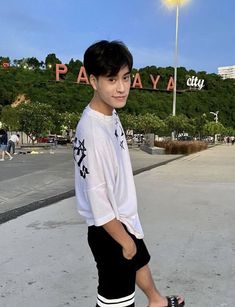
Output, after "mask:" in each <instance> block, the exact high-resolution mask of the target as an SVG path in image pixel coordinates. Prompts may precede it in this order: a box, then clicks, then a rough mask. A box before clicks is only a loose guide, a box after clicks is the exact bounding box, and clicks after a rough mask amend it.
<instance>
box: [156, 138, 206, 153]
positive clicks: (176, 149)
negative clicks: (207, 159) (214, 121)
mask: <svg viewBox="0 0 235 307" xmlns="http://www.w3.org/2000/svg"><path fill="white" fill-rule="evenodd" d="M154 145H155V146H156V147H161V148H165V150H166V154H171V155H175V154H182V155H189V154H192V153H195V152H198V151H201V150H205V149H207V147H208V145H207V143H206V142H203V141H188V142H187V141H161V142H159V141H155V143H154Z"/></svg>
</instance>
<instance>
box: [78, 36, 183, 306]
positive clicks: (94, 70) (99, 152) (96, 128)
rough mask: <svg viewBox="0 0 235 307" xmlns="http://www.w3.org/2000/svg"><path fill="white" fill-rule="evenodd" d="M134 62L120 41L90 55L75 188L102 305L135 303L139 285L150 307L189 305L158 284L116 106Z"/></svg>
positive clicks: (102, 43)
mask: <svg viewBox="0 0 235 307" xmlns="http://www.w3.org/2000/svg"><path fill="white" fill-rule="evenodd" d="M132 64H133V59H132V55H131V53H130V52H129V50H128V49H127V47H126V46H125V45H124V44H123V43H121V42H117V41H112V42H108V41H99V42H97V43H95V44H93V45H92V46H90V47H89V48H88V49H87V50H86V52H85V54H84V66H85V69H86V72H87V73H88V75H89V80H90V84H91V86H92V87H93V90H94V96H93V98H92V99H91V101H90V104H89V105H88V106H87V107H86V109H85V110H84V112H83V114H82V117H81V119H80V121H79V123H78V126H77V130H76V136H75V140H74V160H75V190H76V198H77V204H78V211H79V213H80V214H81V215H82V216H84V217H85V219H86V222H87V224H88V243H89V246H90V248H91V251H92V253H93V256H94V258H95V261H96V265H97V269H98V276H99V284H98V294H97V305H96V306H99V307H126V306H128V307H133V306H134V301H135V284H137V285H138V286H139V287H140V288H141V289H142V290H143V292H144V293H145V294H146V296H147V298H148V306H149V307H165V306H183V305H184V302H183V299H182V298H181V297H168V298H167V297H163V296H162V295H161V294H160V293H159V292H158V290H157V289H156V287H155V285H154V282H153V279H152V276H151V272H150V269H149V267H148V262H149V260H150V255H149V253H148V250H147V248H146V246H145V244H144V241H143V237H144V235H143V230H142V227H141V224H140V220H139V216H138V212H137V200H136V191H135V185H134V179H133V173H132V168H131V163H130V157H129V152H128V147H127V143H126V139H125V134H124V131H123V128H122V125H121V123H120V121H119V117H118V115H117V113H116V111H115V109H119V108H122V107H124V106H125V104H126V100H127V97H128V94H129V90H130V82H131V80H130V73H131V70H132Z"/></svg>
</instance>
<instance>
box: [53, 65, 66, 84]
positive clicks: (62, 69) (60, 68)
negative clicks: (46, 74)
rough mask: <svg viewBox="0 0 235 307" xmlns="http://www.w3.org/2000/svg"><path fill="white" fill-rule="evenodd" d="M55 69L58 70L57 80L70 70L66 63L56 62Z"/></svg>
mask: <svg viewBox="0 0 235 307" xmlns="http://www.w3.org/2000/svg"><path fill="white" fill-rule="evenodd" d="M55 71H56V81H60V75H65V74H66V73H67V71H68V68H67V66H66V65H65V64H56V65H55Z"/></svg>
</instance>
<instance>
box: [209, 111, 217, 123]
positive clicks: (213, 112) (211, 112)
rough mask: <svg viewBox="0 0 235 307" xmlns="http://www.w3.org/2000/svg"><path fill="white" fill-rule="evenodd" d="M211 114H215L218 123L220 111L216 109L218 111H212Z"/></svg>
mask: <svg viewBox="0 0 235 307" xmlns="http://www.w3.org/2000/svg"><path fill="white" fill-rule="evenodd" d="M210 113H211V114H213V115H215V117H214V120H215V122H216V124H217V123H218V114H219V111H216V112H210Z"/></svg>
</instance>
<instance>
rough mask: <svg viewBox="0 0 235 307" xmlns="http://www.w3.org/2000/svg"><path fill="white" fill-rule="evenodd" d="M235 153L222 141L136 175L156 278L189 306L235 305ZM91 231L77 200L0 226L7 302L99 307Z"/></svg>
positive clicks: (18, 306)
mask: <svg viewBox="0 0 235 307" xmlns="http://www.w3.org/2000/svg"><path fill="white" fill-rule="evenodd" d="M234 156H235V146H226V145H221V146H216V147H213V148H210V149H208V150H206V151H203V152H200V153H197V154H193V155H190V156H186V157H183V158H181V159H178V160H175V161H172V162H170V163H168V164H165V165H162V166H159V167H157V168H153V169H151V170H149V171H145V172H142V173H140V174H138V175H136V176H135V177H134V178H135V183H136V188H137V194H138V202H139V213H140V216H141V220H142V224H143V228H144V231H145V241H146V244H147V246H148V248H149V250H150V253H151V255H152V259H151V262H150V266H151V268H152V272H153V276H154V279H155V281H156V283H157V286H158V288H159V289H160V291H161V292H162V293H164V294H166V295H167V294H177V293H181V294H183V295H184V296H185V298H186V306H192V307H202V306H203V307H214V306H224V307H225V306H228V307H232V306H233V305H234V303H235V292H234V285H235V257H234V256H235V241H234V237H235V226H234V218H235V207H234V195H235V164H234ZM9 163H10V162H9ZM86 230H87V226H86V225H85V223H84V221H83V219H82V218H81V217H80V216H79V215H78V214H77V212H76V209H75V198H74V197H71V198H69V199H66V200H62V201H59V202H57V203H55V204H53V205H51V206H48V207H44V208H41V209H39V210H36V211H33V212H30V213H27V214H25V215H22V216H20V217H18V218H17V219H13V220H11V221H8V222H6V223H4V224H2V225H0V233H1V237H0V250H1V257H0V306H3V307H23V306H24V307H32V306H33V307H39V306H46V307H62V306H72V307H75V306H78V307H80V306H81V307H92V306H94V305H95V292H96V284H97V277H96V269H95V265H94V261H93V259H92V256H91V253H90V251H89V248H88V246H87V242H86ZM136 306H137V307H145V306H147V301H146V299H145V297H144V296H143V294H142V293H141V292H140V291H138V290H137V299H136Z"/></svg>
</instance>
